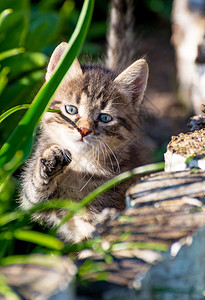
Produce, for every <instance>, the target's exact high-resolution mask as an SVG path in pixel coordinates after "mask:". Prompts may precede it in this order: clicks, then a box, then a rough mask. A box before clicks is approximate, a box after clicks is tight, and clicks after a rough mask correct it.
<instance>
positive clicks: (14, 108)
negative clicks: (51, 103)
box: [0, 104, 60, 123]
mask: <svg viewBox="0 0 205 300" xmlns="http://www.w3.org/2000/svg"><path fill="white" fill-rule="evenodd" d="M29 107H30V104H21V105H17V106H14V107H12V108H10V109H8V110H7V111H5V112H4V113H3V114H2V115H1V116H0V123H1V122H3V121H4V120H5V119H6V118H7V117H9V116H10V115H11V114H13V113H15V112H17V111H19V110H21V109H28V108H29ZM47 111H48V112H60V110H58V109H51V108H48V110H47Z"/></svg>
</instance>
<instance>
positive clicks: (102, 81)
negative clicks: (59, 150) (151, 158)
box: [43, 43, 148, 161]
mask: <svg viewBox="0 0 205 300" xmlns="http://www.w3.org/2000/svg"><path fill="white" fill-rule="evenodd" d="M66 46H67V44H66V43H62V44H60V45H59V46H58V47H57V48H56V49H55V51H54V53H53V54H52V57H51V59H50V62H49V65H48V70H47V74H46V80H47V81H48V80H49V79H50V77H51V75H52V73H53V70H54V69H55V67H56V65H57V63H58V61H59V59H60V57H61V56H62V54H63V52H64V51H65V48H66ZM147 78H148V66H147V63H146V61H145V60H144V59H140V60H138V61H136V62H134V63H133V64H132V65H131V66H130V67H128V68H127V69H126V70H124V71H123V72H122V73H121V74H119V75H116V74H115V73H114V72H112V71H111V70H108V69H106V68H104V67H101V66H97V65H93V66H92V65H88V66H83V67H81V66H80V64H79V62H78V60H77V59H76V60H75V61H74V63H73V65H72V66H71V68H70V69H69V71H68V72H67V74H66V75H65V77H64V79H63V81H62V83H61V85H60V87H59V88H58V90H57V92H56V93H55V95H54V99H53V102H52V104H51V107H52V108H55V109H60V111H61V113H52V114H51V113H46V114H45V116H44V121H43V127H44V130H46V132H47V133H49V135H50V137H51V138H53V140H54V141H55V142H56V140H57V141H58V144H59V145H60V146H61V147H63V148H67V149H69V150H70V151H71V153H72V155H75V153H77V154H78V155H79V154H81V155H83V156H85V155H89V153H90V155H92V156H93V159H97V160H98V161H103V160H104V161H105V160H106V158H107V157H109V155H113V153H115V155H116V154H117V153H121V152H122V151H123V150H122V149H125V145H127V144H129V143H130V141H131V140H132V139H133V138H134V136H135V135H136V123H137V119H138V113H139V106H140V104H141V102H142V100H143V97H144V92H145V89H146V84H147ZM112 152H113V153H112ZM97 157H98V158H97Z"/></svg>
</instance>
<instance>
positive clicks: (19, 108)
mask: <svg viewBox="0 0 205 300" xmlns="http://www.w3.org/2000/svg"><path fill="white" fill-rule="evenodd" d="M29 106H30V105H28V104H22V105H18V106H15V107H12V108H11V109H9V110H7V111H6V112H5V113H3V114H2V115H1V116H0V123H1V122H2V121H3V120H4V119H6V118H7V117H8V116H10V115H11V114H13V113H14V112H17V111H19V110H21V109H27V108H29Z"/></svg>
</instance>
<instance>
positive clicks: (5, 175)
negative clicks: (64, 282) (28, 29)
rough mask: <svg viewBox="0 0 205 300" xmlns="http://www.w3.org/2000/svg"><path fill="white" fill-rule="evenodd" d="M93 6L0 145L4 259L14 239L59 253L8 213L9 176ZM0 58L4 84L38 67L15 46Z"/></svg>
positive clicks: (51, 241)
mask: <svg viewBox="0 0 205 300" xmlns="http://www.w3.org/2000/svg"><path fill="white" fill-rule="evenodd" d="M23 4H25V2H22V5H23ZM93 5H94V1H93V0H90V1H89V0H85V1H84V6H83V9H82V11H81V14H80V17H79V21H78V24H77V26H76V29H75V31H74V33H73V35H72V36H71V39H70V41H69V43H68V49H67V51H66V52H65V55H64V58H63V60H62V62H61V64H60V65H59V66H58V67H57V68H56V70H55V72H54V74H53V76H52V78H51V80H50V81H49V82H48V83H47V84H44V86H43V87H42V88H41V90H40V91H39V93H38V94H37V96H36V98H35V99H34V101H33V102H32V104H31V105H30V106H29V109H28V110H27V112H26V114H25V115H24V116H23V117H22V118H21V120H20V122H19V124H18V125H17V126H16V128H15V129H14V130H13V132H12V134H11V135H10V137H9V138H8V139H7V141H6V142H5V143H4V144H3V146H2V148H1V150H0V167H1V169H0V204H1V205H0V207H1V214H0V227H1V234H0V240H1V249H0V256H1V257H3V256H5V255H6V254H7V255H8V254H9V252H12V249H14V247H15V246H14V244H15V239H19V240H24V241H30V242H32V243H37V244H40V245H41V246H44V247H47V248H49V247H51V245H52V247H53V249H58V250H59V247H60V246H59V245H60V244H61V242H60V241H58V240H57V239H56V238H54V237H52V236H48V237H46V236H43V238H42V233H40V232H34V231H33V232H32V231H31V229H30V227H31V226H28V225H27V224H28V219H29V216H28V214H27V213H23V212H21V211H16V212H11V210H12V208H13V204H12V202H11V199H12V196H13V195H14V192H15V187H16V184H15V182H14V181H16V180H15V179H14V177H12V173H13V172H14V171H15V170H16V169H17V168H18V167H19V166H20V164H21V163H22V162H23V161H24V160H25V159H26V158H27V156H28V155H29V153H30V150H31V146H32V141H33V135H34V133H35V128H36V126H37V124H38V122H39V120H40V118H41V115H42V113H43V112H44V111H45V110H46V109H47V107H48V105H49V100H50V99H51V98H52V95H53V94H54V92H55V90H56V89H57V87H58V85H59V84H60V82H61V80H62V78H63V76H64V75H65V73H66V72H67V70H68V69H69V67H70V66H71V64H72V62H73V60H74V59H75V57H76V56H77V54H78V53H79V50H80V48H81V47H82V43H83V41H84V39H85V35H86V33H87V30H88V26H89V23H90V20H91V14H92V10H93ZM3 15H4V17H5V15H8V13H6V14H5V11H4V12H3ZM15 20H16V19H15ZM14 23H15V22H13V23H12V22H10V23H9V28H10V30H12V28H13V30H14V27H12V26H11V25H12V24H14ZM15 24H16V23H15ZM0 25H1V24H0ZM5 28H6V29H5V31H7V27H6V26H5ZM3 29H4V27H3ZM18 29H19V28H18ZM19 32H20V30H19V31H18V33H19ZM2 36H3V35H2ZM8 45H9V43H8ZM19 46H22V45H18V47H19ZM20 49H21V48H20ZM16 55H22V56H21V57H20V62H19V61H18V60H17V61H16V63H19V68H20V70H18V68H15V62H14V61H13V59H15V58H16ZM36 55H37V57H36ZM0 57H1V58H2V61H3V63H5V60H8V61H7V63H5V64H4V65H3V64H2V65H3V69H2V70H5V68H8V69H9V70H11V72H9V74H8V82H9V80H11V82H12V81H15V79H16V78H21V79H20V80H22V76H23V74H26V73H30V72H31V70H33V69H32V63H34V64H35V65H38V66H39V64H40V65H41V59H40V58H41V53H37V54H35V53H30V52H27V51H25V52H24V51H22V50H19V48H17V47H15V48H14V49H11V50H7V51H2V52H1V56H0ZM29 58H31V59H29ZM36 58H37V59H36ZM2 61H1V62H2ZM8 65H9V66H10V67H9V66H8ZM35 68H36V67H35ZM18 72H19V73H18ZM9 76H10V77H9ZM4 77H5V76H4ZM25 78H26V77H24V79H25ZM5 82H6V79H5V78H4V80H3V85H4V86H5ZM2 99H3V100H4V101H3V102H1V104H2V106H3V110H5V106H6V105H7V101H6V100H5V98H2ZM22 108H27V105H22V104H21V105H18V106H17V107H13V108H11V109H10V110H8V111H6V112H4V113H3V114H2V115H1V116H0V119H1V120H3V119H4V121H5V118H6V117H8V115H10V117H12V116H13V114H12V113H13V112H16V111H18V110H19V109H22ZM10 117H8V118H6V120H8V119H9V118H10ZM3 123H4V122H3ZM3 123H1V124H3ZM5 123H6V122H5ZM14 221H15V222H14ZM42 241H43V242H42ZM42 243H43V244H42ZM52 247H51V248H52ZM61 248H62V247H61Z"/></svg>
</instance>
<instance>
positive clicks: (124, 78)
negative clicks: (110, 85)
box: [115, 59, 149, 104]
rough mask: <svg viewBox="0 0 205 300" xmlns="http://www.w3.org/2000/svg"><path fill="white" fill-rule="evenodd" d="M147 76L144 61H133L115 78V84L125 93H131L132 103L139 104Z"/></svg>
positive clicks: (147, 71) (146, 65) (146, 66)
mask: <svg viewBox="0 0 205 300" xmlns="http://www.w3.org/2000/svg"><path fill="white" fill-rule="evenodd" d="M148 74H149V68H148V64H147V62H146V60H145V59H139V60H137V61H135V62H134V63H133V64H132V65H131V66H129V67H128V68H127V69H125V70H124V71H123V72H122V73H121V74H120V75H118V76H117V77H116V78H115V82H117V83H118V84H120V87H121V88H122V90H124V91H125V92H128V93H131V95H132V100H133V102H137V103H138V104H140V103H141V102H142V100H143V97H144V93H145V90H146V86H147V79H148Z"/></svg>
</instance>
